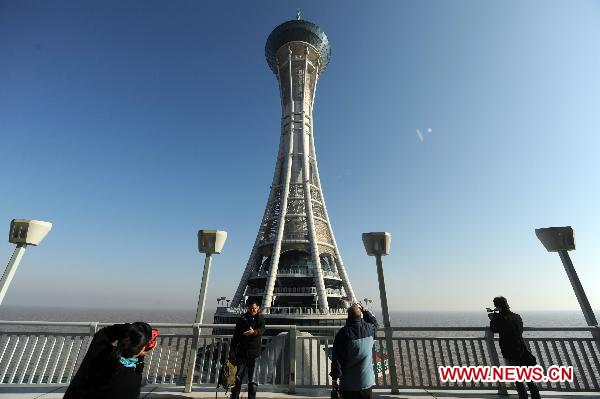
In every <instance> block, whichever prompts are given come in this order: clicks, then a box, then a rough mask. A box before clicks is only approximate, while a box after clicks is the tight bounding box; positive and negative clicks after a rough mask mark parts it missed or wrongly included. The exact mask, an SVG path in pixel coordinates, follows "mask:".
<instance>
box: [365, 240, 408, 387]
mask: <svg viewBox="0 0 600 399" xmlns="http://www.w3.org/2000/svg"><path fill="white" fill-rule="evenodd" d="M362 240H363V244H364V245H365V250H366V251H367V255H369V256H375V257H376V262H377V279H378V281H379V296H380V299H381V313H382V314H383V325H384V330H385V341H386V345H387V353H388V355H389V357H390V365H389V367H390V373H391V377H392V378H391V385H392V393H398V392H399V391H398V377H397V375H398V374H396V356H395V354H394V344H393V341H392V328H391V324H390V313H389V309H388V303H387V294H386V291H385V278H384V276H383V264H382V262H381V257H382V256H386V255H389V254H390V246H391V243H392V235H391V234H390V233H388V232H385V231H383V232H375V233H363V235H362Z"/></svg>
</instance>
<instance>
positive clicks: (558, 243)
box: [535, 226, 600, 345]
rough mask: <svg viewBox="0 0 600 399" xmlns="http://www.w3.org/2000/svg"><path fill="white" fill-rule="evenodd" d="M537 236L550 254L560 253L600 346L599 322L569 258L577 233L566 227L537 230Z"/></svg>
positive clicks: (584, 314) (587, 321)
mask: <svg viewBox="0 0 600 399" xmlns="http://www.w3.org/2000/svg"><path fill="white" fill-rule="evenodd" d="M535 235H536V236H537V238H538V239H539V240H540V241H541V243H542V244H543V245H544V248H546V250H547V251H548V252H558V255H559V256H560V260H561V261H562V264H563V266H564V268H565V271H566V272H567V277H568V278H569V281H570V282H571V286H572V287H573V291H575V296H576V297H577V301H578V302H579V306H580V307H581V311H582V312H583V317H584V318H585V321H586V323H587V325H588V326H590V327H596V329H595V330H593V331H592V335H593V336H594V338H595V339H596V341H598V345H600V331H599V330H598V328H597V327H598V321H597V320H596V316H595V315H594V311H593V310H592V306H591V305H590V301H589V300H588V298H587V296H586V295H585V291H584V290H583V286H582V285H581V281H580V280H579V277H578V276H577V272H576V271H575V267H574V266H573V262H572V261H571V257H570V256H569V251H573V250H575V232H574V231H573V228H572V227H571V226H566V227H546V228H543V229H535Z"/></svg>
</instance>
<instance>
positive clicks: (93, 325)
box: [90, 321, 99, 337]
mask: <svg viewBox="0 0 600 399" xmlns="http://www.w3.org/2000/svg"><path fill="white" fill-rule="evenodd" d="M98 324H99V323H98V322H97V321H93V322H91V323H90V337H93V336H94V335H95V334H96V332H97V331H98Z"/></svg>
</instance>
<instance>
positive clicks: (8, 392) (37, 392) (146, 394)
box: [0, 387, 600, 399]
mask: <svg viewBox="0 0 600 399" xmlns="http://www.w3.org/2000/svg"><path fill="white" fill-rule="evenodd" d="M182 390H183V388H182V387H159V388H145V389H143V390H142V394H141V395H140V399H184V398H214V397H215V389H214V388H195V389H194V391H193V392H192V393H188V394H185V393H182ZM64 391H65V388H56V387H0V399H38V398H40V399H60V398H62V397H63V393H64ZM373 392H374V395H373V397H374V398H397V399H428V398H440V399H480V398H481V399H507V398H518V396H517V394H516V391H511V392H510V393H511V395H510V397H507V396H498V395H497V394H495V393H494V392H491V391H437V390H422V389H421V390H414V389H410V390H400V393H399V394H398V395H391V394H390V393H389V390H388V391H384V390H374V391H373ZM242 397H243V398H247V396H246V393H245V392H244V393H243V395H242ZM329 397H330V396H329V391H326V390H319V389H301V388H299V389H298V390H297V393H296V394H295V395H289V394H287V393H285V392H274V391H268V392H267V391H260V390H259V392H258V395H257V398H258V399H261V398H265V399H267V398H281V399H284V398H289V399H308V398H310V399H321V398H324V399H327V398H329ZM217 398H218V399H224V398H225V394H224V391H223V390H219V391H218V396H217ZM542 398H548V399H588V398H595V399H598V398H600V392H586V393H566V392H542Z"/></svg>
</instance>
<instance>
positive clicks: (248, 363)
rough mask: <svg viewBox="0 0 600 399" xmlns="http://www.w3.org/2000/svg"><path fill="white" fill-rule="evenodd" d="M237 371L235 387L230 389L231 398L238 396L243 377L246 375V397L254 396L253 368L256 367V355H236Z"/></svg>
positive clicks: (253, 397) (251, 397) (249, 398)
mask: <svg viewBox="0 0 600 399" xmlns="http://www.w3.org/2000/svg"><path fill="white" fill-rule="evenodd" d="M235 362H236V365H237V373H236V375H235V387H234V388H233V389H232V390H231V397H232V399H235V398H238V397H239V394H240V391H241V390H242V384H243V383H244V377H248V399H255V398H256V387H257V386H258V384H257V383H256V380H255V376H254V369H255V368H256V357H253V356H247V357H237V358H236V360H235Z"/></svg>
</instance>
